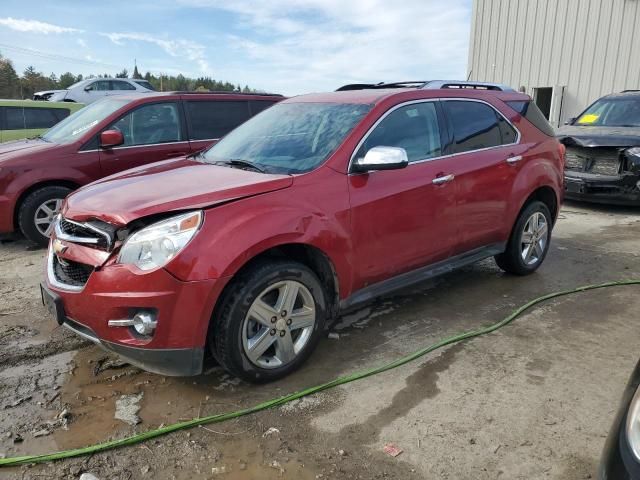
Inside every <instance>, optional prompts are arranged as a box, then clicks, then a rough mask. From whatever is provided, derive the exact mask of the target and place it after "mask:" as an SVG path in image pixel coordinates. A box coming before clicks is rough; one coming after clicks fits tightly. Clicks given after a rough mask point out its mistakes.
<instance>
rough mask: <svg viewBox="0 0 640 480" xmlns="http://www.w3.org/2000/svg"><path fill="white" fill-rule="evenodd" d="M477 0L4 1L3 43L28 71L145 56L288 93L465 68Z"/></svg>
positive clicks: (122, 63) (165, 65)
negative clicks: (472, 14) (30, 66)
mask: <svg viewBox="0 0 640 480" xmlns="http://www.w3.org/2000/svg"><path fill="white" fill-rule="evenodd" d="M471 1H472V0H402V1H400V0H398V1H393V0H384V1H383V0H154V1H148V0H135V1H127V2H125V1H116V0H112V1H110V2H91V1H82V2H81V1H70V0H57V1H55V2H50V1H45V0H42V1H39V2H38V1H31V2H29V8H25V3H24V0H21V1H17V0H2V9H1V11H0V53H1V54H2V55H4V56H7V57H9V58H11V59H12V60H13V62H14V65H15V67H16V70H18V71H19V72H22V70H24V68H25V67H26V66H28V65H34V66H35V67H36V69H37V70H40V71H43V72H44V73H45V74H47V75H48V74H50V73H51V72H54V73H56V74H57V75H59V74H60V73H62V72H64V71H72V72H74V73H83V74H85V75H86V74H89V73H115V72H116V71H120V70H122V68H127V69H128V70H129V71H132V70H133V63H134V59H137V62H138V68H139V69H140V71H141V72H144V71H146V70H150V71H153V72H156V73H157V72H165V73H167V74H177V73H183V74H185V75H187V76H194V77H195V76H200V75H208V76H211V77H213V78H215V79H217V80H225V81H230V82H232V83H235V84H241V85H242V86H244V85H245V84H248V85H250V86H251V87H253V88H258V89H262V90H267V91H272V92H278V93H284V94H287V95H293V94H298V93H304V92H310V91H323V90H333V89H335V88H336V87H338V86H340V85H342V84H344V83H352V82H378V81H394V80H427V79H444V78H447V79H448V78H456V79H460V78H464V77H465V75H466V67H467V51H468V43H469V33H470V32H469V29H470V17H471ZM16 47H17V48H20V49H23V50H18V49H16ZM24 49H30V50H29V51H25V50H24ZM31 50H36V51H37V52H33V51H31ZM41 54H43V55H41ZM51 54H54V55H55V56H57V57H56V58H50V55H51ZM60 56H64V57H69V59H63V58H60ZM70 59H73V60H75V62H72V61H71V60H70Z"/></svg>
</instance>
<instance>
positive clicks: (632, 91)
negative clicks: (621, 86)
mask: <svg viewBox="0 0 640 480" xmlns="http://www.w3.org/2000/svg"><path fill="white" fill-rule="evenodd" d="M636 92H640V90H634V89H631V90H623V91H622V92H620V93H636Z"/></svg>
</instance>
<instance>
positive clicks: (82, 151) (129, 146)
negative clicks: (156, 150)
mask: <svg viewBox="0 0 640 480" xmlns="http://www.w3.org/2000/svg"><path fill="white" fill-rule="evenodd" d="M179 143H189V140H180V141H179V142H165V143H145V144H144V145H128V146H122V147H111V148H94V149H92V150H79V151H78V153H89V152H102V151H105V150H123V149H125V148H142V147H157V146H159V145H178V144H179Z"/></svg>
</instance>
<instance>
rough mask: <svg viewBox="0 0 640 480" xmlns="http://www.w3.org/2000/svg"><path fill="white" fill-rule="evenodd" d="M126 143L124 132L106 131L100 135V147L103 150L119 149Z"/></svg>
mask: <svg viewBox="0 0 640 480" xmlns="http://www.w3.org/2000/svg"><path fill="white" fill-rule="evenodd" d="M123 143H124V137H123V136H122V132H120V131H118V130H105V131H104V132H102V133H101V134H100V146H101V147H102V148H111V147H117V146H118V145H122V144H123Z"/></svg>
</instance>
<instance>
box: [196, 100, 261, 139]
mask: <svg viewBox="0 0 640 480" xmlns="http://www.w3.org/2000/svg"><path fill="white" fill-rule="evenodd" d="M185 104H186V107H187V118H188V121H189V126H190V130H191V134H190V140H215V139H218V138H222V137H224V136H225V135H226V134H227V133H229V132H230V131H231V130H233V129H234V128H236V127H237V126H238V125H240V124H242V123H244V122H245V121H246V120H248V119H249V117H250V116H251V114H250V112H249V102H247V101H231V102H225V101H195V100H189V101H187V102H185Z"/></svg>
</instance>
